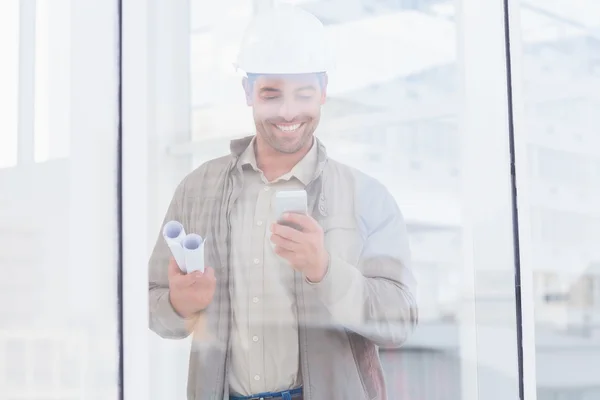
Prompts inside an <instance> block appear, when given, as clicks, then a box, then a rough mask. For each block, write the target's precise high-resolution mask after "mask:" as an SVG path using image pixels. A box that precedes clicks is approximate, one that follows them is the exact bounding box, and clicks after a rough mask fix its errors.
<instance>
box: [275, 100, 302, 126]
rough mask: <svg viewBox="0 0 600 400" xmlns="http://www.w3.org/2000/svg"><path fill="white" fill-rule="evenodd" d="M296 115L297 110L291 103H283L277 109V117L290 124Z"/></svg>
mask: <svg viewBox="0 0 600 400" xmlns="http://www.w3.org/2000/svg"><path fill="white" fill-rule="evenodd" d="M297 115H298V108H297V107H296V105H295V104H294V102H293V101H284V102H283V103H282V104H281V107H279V117H280V118H283V119H284V120H286V121H287V122H291V121H293V120H294V118H296V116H297Z"/></svg>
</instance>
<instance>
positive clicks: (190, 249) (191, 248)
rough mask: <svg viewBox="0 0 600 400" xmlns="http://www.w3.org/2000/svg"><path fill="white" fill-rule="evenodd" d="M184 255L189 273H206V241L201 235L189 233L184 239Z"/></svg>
mask: <svg viewBox="0 0 600 400" xmlns="http://www.w3.org/2000/svg"><path fill="white" fill-rule="evenodd" d="M183 253H184V258H185V268H186V270H187V272H188V273H190V272H193V271H200V272H204V240H203V239H202V237H201V236H200V235H197V234H195V233H189V234H188V235H187V236H186V237H185V239H183Z"/></svg>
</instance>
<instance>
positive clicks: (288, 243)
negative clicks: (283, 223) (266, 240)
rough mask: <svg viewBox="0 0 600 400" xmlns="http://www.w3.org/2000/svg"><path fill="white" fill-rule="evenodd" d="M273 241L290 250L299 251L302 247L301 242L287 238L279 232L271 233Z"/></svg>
mask: <svg viewBox="0 0 600 400" xmlns="http://www.w3.org/2000/svg"><path fill="white" fill-rule="evenodd" d="M271 242H273V243H274V244H275V245H276V246H278V247H281V248H283V249H285V250H289V251H297V250H298V248H299V247H300V243H298V242H294V241H292V240H289V239H286V238H284V237H283V236H280V235H277V234H273V235H271Z"/></svg>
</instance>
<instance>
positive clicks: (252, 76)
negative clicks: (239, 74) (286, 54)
mask: <svg viewBox="0 0 600 400" xmlns="http://www.w3.org/2000/svg"><path fill="white" fill-rule="evenodd" d="M314 74H315V75H316V76H317V80H318V81H319V87H320V88H321V90H323V89H324V88H325V83H326V82H327V80H326V77H327V72H314ZM268 75H276V74H256V73H249V74H246V77H247V78H248V89H249V90H250V91H252V87H253V86H254V82H255V81H256V80H257V79H258V78H259V77H261V76H268ZM282 75H283V74H282Z"/></svg>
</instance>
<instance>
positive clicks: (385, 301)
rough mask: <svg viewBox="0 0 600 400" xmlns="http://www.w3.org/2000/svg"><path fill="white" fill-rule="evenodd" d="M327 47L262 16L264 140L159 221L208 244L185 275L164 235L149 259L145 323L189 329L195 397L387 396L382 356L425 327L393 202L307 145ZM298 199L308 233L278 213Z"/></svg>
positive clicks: (235, 149)
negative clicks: (282, 195) (281, 195)
mask: <svg viewBox="0 0 600 400" xmlns="http://www.w3.org/2000/svg"><path fill="white" fill-rule="evenodd" d="M324 43H325V41H324V28H323V26H322V24H321V23H320V22H319V21H318V20H317V19H316V18H315V17H314V16H312V15H310V14H308V13H306V12H303V11H300V10H298V9H295V8H278V9H273V10H271V11H269V12H267V13H263V14H261V15H259V16H257V17H256V18H255V20H254V21H253V23H252V24H251V25H250V26H249V28H248V31H247V32H246V36H245V40H244V43H243V44H242V48H241V52H240V55H239V59H238V61H239V65H238V67H239V68H241V69H243V70H244V71H245V73H246V77H245V78H244V79H243V88H244V93H245V95H246V101H247V103H248V105H249V106H250V107H252V111H253V115H254V121H255V129H256V135H254V136H251V137H248V138H243V139H239V140H234V141H233V142H232V143H231V154H230V155H227V156H225V157H221V158H218V159H215V160H211V161H209V162H207V163H205V164H203V165H202V166H200V167H199V168H198V169H196V170H195V171H193V172H192V173H190V174H189V175H188V176H187V177H186V178H185V179H184V180H183V181H182V182H181V183H180V185H179V186H178V187H177V189H176V191H175V194H174V197H173V200H172V202H171V205H170V207H169V209H168V211H167V215H166V216H165V222H166V221H169V220H178V221H180V222H181V223H183V224H184V227H185V229H186V231H187V232H196V233H198V234H200V235H201V236H203V237H205V238H206V245H205V251H206V254H205V263H206V265H207V266H208V267H207V268H206V270H205V272H204V273H203V274H202V273H192V274H189V275H184V274H182V273H181V272H179V269H178V267H177V265H176V264H175V262H174V261H173V260H172V258H170V253H169V249H168V247H167V246H166V244H165V243H164V240H163V239H162V237H161V235H160V234H159V237H158V240H157V242H156V246H155V248H154V251H153V254H152V256H151V259H150V265H149V269H150V285H149V294H150V328H151V329H152V330H153V331H154V332H156V333H157V334H159V335H160V336H162V337H164V338H185V337H187V336H188V335H189V334H191V333H192V332H193V334H194V341H193V345H192V351H191V356H190V369H189V376H188V398H189V399H195V400H208V399H213V400H217V399H227V398H230V399H258V398H272V399H302V398H303V399H305V400H321V399H340V400H341V399H369V400H371V399H387V398H388V397H387V396H388V395H387V393H386V390H385V384H384V378H383V371H382V367H381V363H380V360H379V356H378V348H379V347H383V346H385V347H398V346H400V345H402V344H403V343H404V342H405V340H406V338H407V336H408V335H409V333H410V332H411V331H412V329H413V328H414V326H415V324H416V323H417V308H416V303H415V293H414V279H413V277H412V274H411V272H410V269H409V249H408V240H407V234H406V230H405V225H404V222H403V218H402V215H401V213H400V211H399V209H398V207H397V205H396V203H395V201H394V199H393V198H392V196H391V195H390V194H389V192H388V191H387V190H386V189H385V188H384V187H383V186H382V185H381V184H380V183H378V182H377V181H375V180H374V179H373V178H370V177H368V176H366V175H364V174H362V173H360V172H358V171H356V170H354V169H351V168H350V167H347V166H345V165H342V164H340V163H338V162H335V161H333V160H331V159H329V158H328V157H327V154H326V150H325V147H324V145H323V144H322V143H321V142H320V141H319V140H318V139H316V137H315V136H314V133H315V131H316V129H317V126H318V124H319V120H320V113H321V106H322V105H323V104H324V103H325V100H326V91H327V74H326V71H327V66H326V65H327V64H326V62H325V60H326V57H327V55H328V53H327V50H326V48H325V46H324ZM289 189H305V190H306V192H307V194H308V210H309V212H308V215H301V214H291V215H288V216H287V217H286V218H287V219H288V222H291V223H294V224H296V225H297V226H299V227H300V229H299V230H298V229H294V228H292V227H290V226H287V225H286V224H281V223H277V221H276V220H275V216H274V215H273V207H272V204H273V201H274V195H275V193H276V192H277V191H279V190H289ZM391 397H392V398H394V397H393V395H391Z"/></svg>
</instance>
